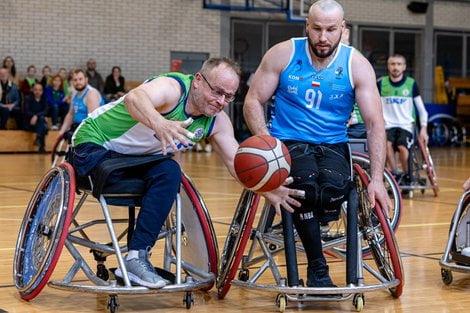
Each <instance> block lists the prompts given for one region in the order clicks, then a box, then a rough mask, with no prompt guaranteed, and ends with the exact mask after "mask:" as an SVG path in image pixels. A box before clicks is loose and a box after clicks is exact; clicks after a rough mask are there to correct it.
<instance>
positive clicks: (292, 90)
mask: <svg viewBox="0 0 470 313" xmlns="http://www.w3.org/2000/svg"><path fill="white" fill-rule="evenodd" d="M287 92H288V93H292V94H294V95H296V94H297V92H298V87H296V86H287Z"/></svg>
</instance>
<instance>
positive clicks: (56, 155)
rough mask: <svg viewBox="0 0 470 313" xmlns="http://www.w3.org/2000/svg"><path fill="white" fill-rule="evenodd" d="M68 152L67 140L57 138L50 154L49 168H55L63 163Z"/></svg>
mask: <svg viewBox="0 0 470 313" xmlns="http://www.w3.org/2000/svg"><path fill="white" fill-rule="evenodd" d="M68 151H69V144H68V142H67V139H66V138H64V137H63V136H61V137H59V138H57V140H56V142H55V144H54V147H53V148H52V152H51V163H52V166H51V167H55V166H57V165H59V164H61V163H62V162H64V161H65V156H66V155H67V152H68Z"/></svg>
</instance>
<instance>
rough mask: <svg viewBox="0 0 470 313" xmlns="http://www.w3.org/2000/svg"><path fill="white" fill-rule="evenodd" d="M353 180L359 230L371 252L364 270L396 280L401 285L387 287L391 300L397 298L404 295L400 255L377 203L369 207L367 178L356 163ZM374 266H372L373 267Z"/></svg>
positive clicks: (380, 277) (389, 227)
mask: <svg viewBox="0 0 470 313" xmlns="http://www.w3.org/2000/svg"><path fill="white" fill-rule="evenodd" d="M353 167H354V172H355V173H356V174H355V181H356V185H357V188H358V193H359V208H358V215H359V229H360V231H361V234H362V236H363V239H364V241H366V242H367V244H368V246H369V247H370V250H371V252H372V258H373V260H374V263H372V262H367V260H365V259H364V260H363V265H364V267H365V268H366V269H367V270H368V271H369V272H370V273H371V274H372V275H373V276H375V277H376V278H377V279H379V280H381V279H386V280H388V281H391V280H393V279H398V280H399V281H400V283H399V284H398V285H397V286H395V287H393V288H390V292H391V294H392V296H393V297H395V298H398V297H400V295H401V294H402V292H403V284H404V282H403V278H404V275H403V266H402V263H401V258H400V252H399V250H398V245H397V243H396V240H395V236H394V233H393V231H392V229H391V226H390V223H389V221H388V220H387V218H386V217H385V215H384V213H383V211H382V208H381V206H380V204H379V203H378V202H377V203H376V206H375V207H373V208H372V207H371V206H370V203H369V200H368V196H367V186H368V184H369V179H368V177H367V175H366V173H365V172H364V171H363V170H362V168H361V167H360V166H359V165H358V164H354V165H353ZM374 265H375V266H374Z"/></svg>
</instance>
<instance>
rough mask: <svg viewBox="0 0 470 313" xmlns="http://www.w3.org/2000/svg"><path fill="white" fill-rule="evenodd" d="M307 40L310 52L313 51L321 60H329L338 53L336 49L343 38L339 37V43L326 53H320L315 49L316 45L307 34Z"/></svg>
mask: <svg viewBox="0 0 470 313" xmlns="http://www.w3.org/2000/svg"><path fill="white" fill-rule="evenodd" d="M307 38H308V45H309V46H310V50H312V52H313V54H315V56H317V57H319V58H327V57H329V56H330V55H332V54H333V52H335V51H336V48H338V45H339V43H340V42H341V37H339V39H338V41H337V42H336V43H335V44H333V46H332V47H331V49H330V50H328V51H326V52H323V51H319V50H317V49H316V48H315V44H314V43H313V42H312V40H311V39H310V37H308V34H307Z"/></svg>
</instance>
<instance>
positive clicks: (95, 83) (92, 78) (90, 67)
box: [86, 59, 104, 94]
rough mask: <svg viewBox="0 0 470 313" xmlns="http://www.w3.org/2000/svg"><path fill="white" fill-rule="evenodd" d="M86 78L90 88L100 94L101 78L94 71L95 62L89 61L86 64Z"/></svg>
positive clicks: (102, 89)
mask: <svg viewBox="0 0 470 313" xmlns="http://www.w3.org/2000/svg"><path fill="white" fill-rule="evenodd" d="M86 68H87V70H86V76H87V77H88V83H89V84H90V86H91V87H93V88H95V89H97V90H98V91H99V92H100V93H101V94H103V91H104V82H103V77H102V76H101V74H100V73H98V72H97V71H96V60H95V59H89V60H88V62H87V63H86Z"/></svg>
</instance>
